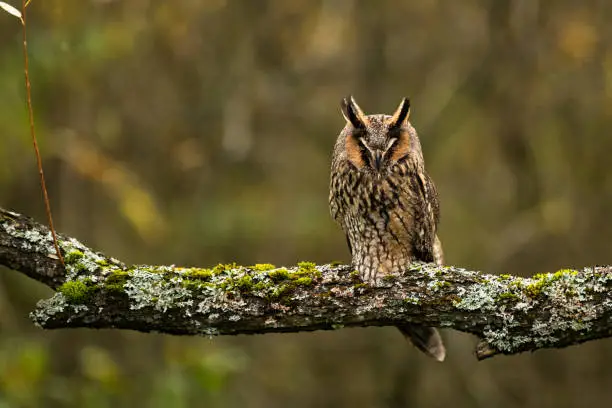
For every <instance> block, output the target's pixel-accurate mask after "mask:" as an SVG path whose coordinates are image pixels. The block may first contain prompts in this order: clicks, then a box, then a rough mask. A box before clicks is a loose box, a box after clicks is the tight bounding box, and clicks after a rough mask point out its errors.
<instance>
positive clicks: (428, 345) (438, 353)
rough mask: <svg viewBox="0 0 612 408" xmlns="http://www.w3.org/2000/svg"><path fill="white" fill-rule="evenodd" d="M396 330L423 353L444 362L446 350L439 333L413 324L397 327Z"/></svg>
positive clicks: (430, 328)
mask: <svg viewBox="0 0 612 408" xmlns="http://www.w3.org/2000/svg"><path fill="white" fill-rule="evenodd" d="M397 328H398V329H399V331H401V332H402V334H403V335H404V336H405V337H406V338H407V339H409V340H410V341H411V342H412V344H414V345H415V346H416V348H418V349H419V350H421V351H422V352H423V353H425V354H427V355H428V356H429V357H433V358H435V359H436V360H438V361H444V357H446V348H445V347H444V343H443V342H442V337H440V333H438V331H437V330H436V329H434V328H433V327H425V326H419V325H413V324H407V325H405V326H397Z"/></svg>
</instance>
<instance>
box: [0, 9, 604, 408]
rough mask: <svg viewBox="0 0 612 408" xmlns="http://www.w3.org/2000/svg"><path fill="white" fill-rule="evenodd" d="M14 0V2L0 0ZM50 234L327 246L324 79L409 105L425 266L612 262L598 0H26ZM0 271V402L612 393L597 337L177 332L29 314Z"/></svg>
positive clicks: (331, 120)
mask: <svg viewBox="0 0 612 408" xmlns="http://www.w3.org/2000/svg"><path fill="white" fill-rule="evenodd" d="M12 3H13V4H14V5H16V6H18V5H19V4H17V3H16V2H15V1H13V2H12ZM28 17H29V18H28V23H29V50H30V64H31V72H30V74H31V78H32V82H33V102H34V108H35V114H36V121H37V130H38V137H39V142H40V144H41V149H42V153H43V155H44V157H43V159H44V163H45V167H46V174H47V178H48V185H49V193H50V196H51V199H52V204H53V208H54V211H55V221H56V227H57V228H58V230H60V231H62V232H64V233H68V234H71V235H73V236H76V237H78V238H80V239H81V240H82V241H83V242H85V243H87V244H89V245H90V246H93V247H95V248H99V249H100V250H102V251H104V252H106V253H107V254H110V255H113V256H115V257H117V258H120V259H122V260H124V261H126V262H129V263H160V264H177V265H200V266H207V265H212V264H216V263H218V262H231V261H236V262H239V263H245V264H253V263H256V262H269V263H274V264H277V265H289V264H295V262H297V261H302V260H311V261H316V262H319V263H323V262H329V261H331V260H341V261H348V260H349V256H348V251H347V249H346V244H345V241H344V237H343V236H342V233H341V232H340V231H339V229H338V228H337V227H336V226H335V225H334V223H333V222H332V220H331V219H330V216H329V214H328V208H327V192H328V180H329V164H330V157H331V151H332V146H333V144H334V141H335V139H336V135H337V133H338V132H339V131H340V129H341V128H342V126H343V125H344V120H343V118H342V116H341V114H340V110H339V101H340V99H341V97H343V96H345V95H347V94H349V93H352V94H354V95H355V97H356V99H357V101H358V102H359V104H360V105H361V106H362V108H364V110H365V111H366V112H369V113H380V112H387V113H389V112H392V111H393V110H394V109H395V108H396V106H397V104H398V103H399V101H400V99H401V97H403V96H409V97H410V98H411V100H412V107H413V109H412V116H411V120H412V123H413V124H414V126H415V127H416V128H417V130H418V131H419V134H420V136H421V141H422V144H423V149H424V154H425V159H426V163H427V166H428V169H429V172H430V174H431V175H432V176H433V178H434V180H435V181H436V183H437V186H438V190H439V191H440V195H441V203H442V222H441V232H440V235H441V238H442V242H443V243H444V245H445V250H446V255H447V262H448V263H449V264H454V265H460V266H464V267H467V268H473V269H477V270H483V271H487V272H492V273H514V274H520V275H529V274H532V273H536V272H545V271H555V270H557V269H558V268H561V267H581V266H588V265H594V264H610V263H612V251H611V250H610V249H611V244H610V243H611V242H612V171H611V170H610V163H611V162H610V155H611V152H612V137H611V132H612V48H611V46H612V24H611V22H612V3H610V2H606V1H602V0H599V1H596V0H589V1H586V0H585V1H582V2H578V1H571V0H557V1H554V2H549V1H546V2H544V1H538V0H515V1H510V0H465V1H461V2H453V1H442V0H419V1H386V0H381V1H372V0H370V1H367V0H316V1H315V0H292V1H280V0H277V1H272V0H258V1H255V0H251V1H247V0H242V1H239V0H175V1H154V0H130V1H119V0H89V1H83V0H44V1H43V0H33V2H32V4H31V6H30V7H29V14H28ZM21 52H22V51H21V27H20V25H19V22H18V21H17V20H16V19H15V18H14V17H11V16H10V15H8V14H6V13H2V14H0V141H1V143H0V205H2V206H4V207H6V208H10V209H13V210H15V211H18V212H21V213H24V214H28V215H30V216H34V217H35V218H37V219H38V220H39V221H41V222H45V217H44V210H43V204H42V200H41V193H40V189H39V182H38V178H37V171H36V168H35V160H34V155H33V150H32V146H31V141H30V138H29V133H28V125H27V116H26V109H25V99H24V86H23V66H22V63H23V61H22V54H21ZM49 292H50V291H49V290H48V288H46V287H43V286H42V285H41V284H39V283H37V282H33V281H31V280H28V279H27V278H25V277H24V276H22V275H21V274H18V273H14V272H11V271H9V270H7V269H1V270H0V407H1V408H12V407H64V406H66V407H69V406H73V407H111V406H112V407H131V406H144V407H179V408H180V407H257V408H258V407H262V408H263V407H272V408H274V407H298V408H300V407H314V406H317V407H404V406H414V407H448V406H453V407H457V408H460V407H501V408H504V407H516V406H521V407H524V408H527V407H579V406H580V407H582V406H584V407H587V406H612V391H611V390H610V383H611V382H612V366H611V365H610V361H611V359H612V342H611V341H610V340H602V341H597V342H591V343H587V344H584V345H582V346H578V347H572V348H568V349H564V350H544V351H539V352H536V353H535V354H524V355H520V356H516V357H496V358H494V359H492V360H489V361H486V362H482V363H477V362H476V361H475V358H474V357H473V355H472V349H473V345H474V344H475V339H473V338H472V337H470V336H467V335H463V334H461V333H455V332H450V331H445V332H444V333H443V335H444V336H445V337H446V340H447V343H448V349H449V350H448V358H447V362H445V363H444V364H437V363H434V362H432V361H430V360H429V359H427V358H426V357H423V356H422V355H421V353H418V352H417V351H415V350H414V349H412V348H411V347H409V346H408V345H407V344H406V342H405V341H404V340H403V338H402V337H401V336H400V335H399V333H398V332H397V331H396V330H394V329H393V328H368V329H346V330H339V331H336V332H317V333H304V334H285V335H265V336H240V337H235V338H230V337H222V338H213V339H208V338H187V337H170V336H162V335H145V334H140V333H135V332H120V331H91V330H70V331H68V330H66V331H57V332H43V331H41V330H39V329H37V328H35V327H33V325H32V324H31V322H30V321H29V320H28V317H27V315H28V311H29V310H31V309H32V308H33V306H34V304H35V302H36V300H37V299H39V298H44V297H48V296H49V295H50V293H49Z"/></svg>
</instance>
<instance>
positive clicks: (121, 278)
mask: <svg viewBox="0 0 612 408" xmlns="http://www.w3.org/2000/svg"><path fill="white" fill-rule="evenodd" d="M128 279H129V274H128V272H126V271H113V273H111V274H110V275H109V276H108V277H107V278H106V280H105V281H104V288H105V289H106V290H107V291H109V292H123V287H124V286H125V284H126V283H127V281H128Z"/></svg>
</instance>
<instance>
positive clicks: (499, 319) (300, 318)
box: [0, 208, 612, 359]
mask: <svg viewBox="0 0 612 408" xmlns="http://www.w3.org/2000/svg"><path fill="white" fill-rule="evenodd" d="M59 239H60V248H61V249H62V252H63V255H64V258H65V260H66V268H63V267H62V265H61V264H60V263H59V261H58V259H57V256H56V255H55V250H54V247H53V243H52V240H51V235H50V233H49V231H48V229H47V227H45V226H43V225H41V224H38V223H37V222H35V221H33V220H31V219H29V218H27V217H24V216H22V215H20V214H17V213H14V212H10V211H7V210H3V209H1V208H0V265H5V266H8V267H9V268H11V269H13V270H15V271H17V272H21V273H24V274H26V275H27V276H29V277H30V278H32V279H35V280H37V281H40V282H42V283H44V284H45V285H47V286H49V287H51V288H52V289H54V290H55V294H54V295H53V296H52V297H51V298H50V299H47V300H41V301H40V302H39V303H38V305H37V307H36V310H35V311H33V312H32V314H31V318H32V320H33V321H34V323H36V324H37V325H39V326H41V327H42V328H45V329H57V328H69V327H73V328H74V327H89V328H117V329H131V330H138V331H143V332H153V331H154V332H163V333H169V334H182V335H209V336H212V335H222V334H255V333H271V332H299V331H311V330H329V329H339V328H343V327H364V326H396V325H401V324H404V323H408V322H409V323H418V324H422V325H426V326H432V327H441V328H451V329H455V330H459V331H463V332H467V333H472V334H474V335H476V336H477V337H478V338H479V339H480V342H479V343H478V345H477V347H476V351H475V353H476V356H477V358H479V359H484V358H487V357H490V356H493V355H496V354H516V353H520V352H523V351H533V350H537V349H540V348H559V347H566V346H569V345H573V344H579V343H582V342H585V341H589V340H595V339H600V338H605V337H610V336H612V273H611V272H612V268H611V267H609V266H602V267H587V268H584V269H582V270H561V271H558V272H556V273H548V274H538V275H535V276H533V277H531V278H520V277H516V276H511V275H499V276H497V275H488V274H483V273H480V272H475V271H469V270H465V269H462V268H458V267H454V266H444V267H438V266H435V265H433V264H421V263H418V264H414V265H411V266H410V267H409V268H408V269H407V270H406V271H404V272H402V273H398V274H397V275H394V276H392V277H388V278H387V279H383V280H382V281H380V282H379V283H377V284H376V285H367V284H364V283H363V282H361V281H360V279H359V277H358V276H357V275H356V273H355V272H353V271H352V270H351V268H350V267H349V266H346V265H329V264H328V265H314V264H312V263H309V262H303V263H300V264H298V265H297V266H294V267H291V268H277V267H273V266H272V265H253V266H239V265H234V264H231V265H217V266H216V267H214V268H210V269H206V268H186V267H185V268H184V267H177V266H148V265H133V266H127V265H125V264H123V263H122V262H120V261H118V260H116V259H114V258H109V257H107V256H105V255H103V254H101V253H99V252H96V251H94V250H92V249H90V248H88V247H86V246H85V245H83V244H82V243H80V242H79V241H77V240H76V239H74V238H70V237H66V236H64V235H61V234H60V235H59Z"/></svg>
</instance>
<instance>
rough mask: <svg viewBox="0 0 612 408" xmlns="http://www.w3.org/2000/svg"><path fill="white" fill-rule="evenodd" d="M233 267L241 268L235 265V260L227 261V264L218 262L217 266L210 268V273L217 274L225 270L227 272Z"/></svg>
mask: <svg viewBox="0 0 612 408" xmlns="http://www.w3.org/2000/svg"><path fill="white" fill-rule="evenodd" d="M233 269H241V267H240V266H239V265H237V264H236V263H235V262H232V263H228V264H218V265H217V266H215V267H213V268H212V273H213V274H215V275H219V274H222V273H225V272H229V271H231V270H233Z"/></svg>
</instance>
